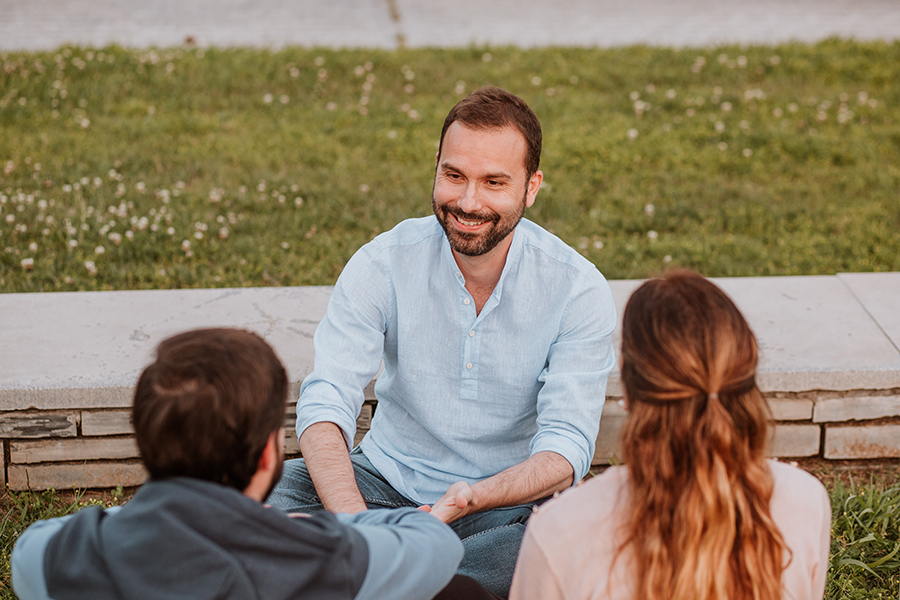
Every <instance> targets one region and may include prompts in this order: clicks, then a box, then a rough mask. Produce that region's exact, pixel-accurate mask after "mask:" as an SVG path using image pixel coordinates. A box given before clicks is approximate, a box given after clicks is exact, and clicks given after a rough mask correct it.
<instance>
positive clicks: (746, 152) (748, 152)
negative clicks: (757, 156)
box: [741, 148, 753, 158]
mask: <svg viewBox="0 0 900 600" xmlns="http://www.w3.org/2000/svg"><path fill="white" fill-rule="evenodd" d="M741 154H743V155H744V157H745V158H750V157H751V156H753V150H751V149H750V148H744V149H743V150H741Z"/></svg>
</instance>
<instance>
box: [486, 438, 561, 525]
mask: <svg viewBox="0 0 900 600" xmlns="http://www.w3.org/2000/svg"><path fill="white" fill-rule="evenodd" d="M574 477H575V472H574V470H573V469H572V465H570V464H569V461H567V460H566V459H565V458H563V457H562V455H560V454H557V453H556V452H538V453H537V454H535V455H533V456H531V457H530V458H528V460H525V461H523V462H520V463H519V464H517V465H514V466H512V467H510V468H508V469H506V470H504V471H501V472H500V473H497V474H496V475H494V476H493V477H488V478H487V479H483V480H481V481H479V482H477V483H473V484H472V490H473V492H474V498H473V501H474V503H475V506H474V508H475V509H476V510H478V511H481V510H489V509H491V508H497V507H499V506H515V505H517V504H524V503H526V502H531V501H533V500H540V499H541V498H546V497H547V496H550V495H552V494H553V493H555V492H559V491H562V490H564V489H566V488H567V487H569V486H570V485H572V481H573V479H574Z"/></svg>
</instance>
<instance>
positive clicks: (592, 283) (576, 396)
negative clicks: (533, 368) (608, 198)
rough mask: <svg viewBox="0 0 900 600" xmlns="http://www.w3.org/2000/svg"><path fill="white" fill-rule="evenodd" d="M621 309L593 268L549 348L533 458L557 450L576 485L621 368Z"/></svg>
mask: <svg viewBox="0 0 900 600" xmlns="http://www.w3.org/2000/svg"><path fill="white" fill-rule="evenodd" d="M615 327H616V308H615V303H614V301H613V297H612V292H611V291H610V289H609V284H608V283H607V282H606V280H605V279H604V278H603V276H602V275H601V274H600V273H599V272H598V271H597V270H596V269H591V270H590V271H588V272H587V273H585V274H584V276H583V277H582V278H581V279H580V280H579V282H578V283H577V285H575V286H574V287H573V292H572V295H571V297H570V300H569V303H568V306H567V307H566V310H565V312H564V314H563V317H562V322H561V324H560V330H559V334H558V336H557V338H556V340H554V342H553V343H552V345H551V346H550V350H549V352H548V356H547V366H546V367H545V368H544V370H543V372H542V373H541V375H540V376H539V380H540V381H541V382H542V383H543V386H542V388H541V391H540V392H539V393H538V398H537V412H538V417H537V425H538V431H537V433H536V434H535V436H534V438H533V439H532V442H531V454H536V453H537V452H542V451H551V452H556V453H557V454H560V455H562V456H563V457H564V458H565V459H566V460H568V461H569V463H570V464H571V465H572V468H573V470H574V471H575V478H574V481H575V482H576V483H577V482H578V481H579V480H580V479H581V478H582V477H584V476H585V475H586V474H587V472H588V469H589V468H590V466H591V460H592V459H593V457H594V447H595V445H596V441H597V432H598V430H599V428H600V413H601V411H602V410H603V403H604V402H605V400H606V384H607V380H608V379H609V374H610V373H611V372H612V370H613V368H614V367H615V364H616V357H615V351H614V349H613V331H614V330H615Z"/></svg>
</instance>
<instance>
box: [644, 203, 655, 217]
mask: <svg viewBox="0 0 900 600" xmlns="http://www.w3.org/2000/svg"><path fill="white" fill-rule="evenodd" d="M644 214H645V215H647V216H648V217H652V216H653V215H655V214H656V207H655V206H653V204H652V203H651V204H646V205H644Z"/></svg>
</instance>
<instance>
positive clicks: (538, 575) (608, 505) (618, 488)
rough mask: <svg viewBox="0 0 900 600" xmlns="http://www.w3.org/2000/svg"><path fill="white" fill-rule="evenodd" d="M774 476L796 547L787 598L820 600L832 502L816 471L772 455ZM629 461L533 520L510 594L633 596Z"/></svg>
mask: <svg viewBox="0 0 900 600" xmlns="http://www.w3.org/2000/svg"><path fill="white" fill-rule="evenodd" d="M768 462H769V466H770V468H771V470H772V475H773V477H774V479H775V490H774V492H773V494H772V501H771V504H770V509H771V511H772V518H773V519H774V520H775V523H776V525H778V528H779V529H780V530H781V534H782V535H783V536H784V539H785V542H786V543H787V546H788V548H790V550H791V553H792V558H791V562H790V564H789V565H788V567H787V569H785V571H784V574H783V575H782V584H783V588H782V589H783V597H784V598H785V600H789V599H790V600H821V599H822V597H823V596H824V594H825V575H826V572H827V570H828V552H829V536H830V528H831V506H830V503H829V499H828V494H827V493H826V491H825V488H824V487H823V486H822V484H821V483H819V481H818V480H817V479H816V478H815V477H813V476H812V475H810V474H809V473H807V472H805V471H802V470H801V469H797V468H795V467H791V466H789V465H786V464H784V463H780V462H777V461H774V460H770V461H768ZM627 483H628V469H627V468H626V467H611V468H609V469H607V470H606V471H605V472H604V473H603V474H602V475H600V476H598V477H595V478H593V479H591V480H589V481H588V482H586V483H584V484H581V485H579V486H577V487H575V488H572V489H570V490H567V491H566V492H565V493H563V494H561V495H560V497H558V498H556V499H554V500H551V501H549V502H547V503H546V504H544V505H543V506H542V507H541V508H540V509H539V510H538V511H537V512H535V514H534V515H532V517H531V519H530V520H529V521H528V528H527V530H526V532H525V538H524V540H523V542H522V549H521V552H520V554H519V560H518V563H517V564H516V572H515V576H514V577H513V583H512V590H511V592H510V600H532V599H534V600H553V599H556V598H566V599H569V600H582V599H583V600H587V599H592V600H595V599H596V600H599V599H601V598H603V599H607V598H608V599H610V600H626V599H631V598H633V597H634V590H633V586H632V584H631V582H630V581H629V571H630V569H629V568H628V565H629V562H630V558H629V554H628V552H627V551H626V552H624V553H623V555H622V556H621V557H620V558H619V560H617V561H616V563H615V569H614V570H613V571H612V572H611V573H610V566H611V564H612V559H613V558H614V555H615V548H616V547H617V541H618V540H621V539H622V536H623V532H622V531H621V529H622V527H621V524H622V522H623V518H624V517H623V515H624V510H623V509H624V506H623V505H622V502H621V499H622V498H623V497H625V495H626V491H627Z"/></svg>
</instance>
